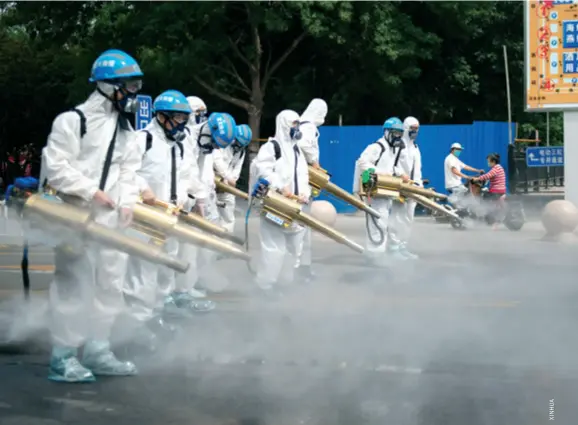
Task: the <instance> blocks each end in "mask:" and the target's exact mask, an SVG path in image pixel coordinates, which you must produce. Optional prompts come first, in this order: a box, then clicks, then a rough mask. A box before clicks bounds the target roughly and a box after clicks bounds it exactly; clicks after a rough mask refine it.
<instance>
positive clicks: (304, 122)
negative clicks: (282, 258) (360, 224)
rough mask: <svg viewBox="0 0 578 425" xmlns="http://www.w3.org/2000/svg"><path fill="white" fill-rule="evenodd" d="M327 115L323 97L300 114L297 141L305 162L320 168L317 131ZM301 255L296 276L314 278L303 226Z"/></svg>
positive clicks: (308, 236)
mask: <svg viewBox="0 0 578 425" xmlns="http://www.w3.org/2000/svg"><path fill="white" fill-rule="evenodd" d="M326 116H327V103H325V101H324V100H323V99H313V100H312V101H311V102H310V103H309V106H307V108H306V109H305V111H304V112H303V114H302V115H301V122H300V130H301V133H302V134H303V137H301V140H299V141H298V142H297V144H298V145H299V147H300V148H301V151H302V152H303V155H304V156H305V160H306V161H307V164H309V165H311V166H312V167H314V168H321V166H320V165H319V131H318V129H317V128H318V127H321V126H322V125H323V123H324V122H325V117H326ZM310 208H311V203H309V204H308V205H307V207H305V212H307V213H309V212H310ZM300 252H301V255H300V256H299V259H298V261H297V264H296V267H297V269H296V272H297V273H296V276H295V277H296V278H297V279H299V280H303V281H305V282H310V281H311V280H313V279H314V278H315V273H314V272H313V270H312V268H311V229H310V228H309V227H307V228H305V233H304V234H303V246H302V247H301V250H300Z"/></svg>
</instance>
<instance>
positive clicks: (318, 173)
mask: <svg viewBox="0 0 578 425" xmlns="http://www.w3.org/2000/svg"><path fill="white" fill-rule="evenodd" d="M330 179H331V174H329V173H328V172H327V171H326V170H324V169H322V168H314V167H312V166H311V165H310V166H309V185H310V186H311V188H312V193H313V196H314V197H316V196H319V194H320V193H321V191H322V190H325V191H326V192H328V193H330V194H331V195H333V196H335V197H337V198H339V199H341V200H343V201H345V202H347V203H348V204H350V205H353V206H354V207H355V208H357V209H359V210H361V211H364V212H366V213H368V214H370V215H371V216H373V217H375V218H381V214H380V213H379V212H377V211H376V210H375V209H373V208H371V207H370V206H369V205H367V204H366V203H365V202H363V201H362V200H360V199H358V198H356V197H355V196H353V195H352V194H351V193H349V192H347V191H345V190H343V189H342V188H340V187H339V186H337V185H336V184H334V183H331V181H330Z"/></svg>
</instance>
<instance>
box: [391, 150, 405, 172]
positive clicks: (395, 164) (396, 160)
mask: <svg viewBox="0 0 578 425" xmlns="http://www.w3.org/2000/svg"><path fill="white" fill-rule="evenodd" d="M402 150H403V148H402V147H398V148H397V155H396V156H395V162H394V163H393V166H394V167H397V164H398V163H399V157H400V155H401V151H402Z"/></svg>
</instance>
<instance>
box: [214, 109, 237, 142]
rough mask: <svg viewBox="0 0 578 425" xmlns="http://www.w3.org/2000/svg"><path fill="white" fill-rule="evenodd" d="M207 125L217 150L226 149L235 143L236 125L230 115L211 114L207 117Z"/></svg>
mask: <svg viewBox="0 0 578 425" xmlns="http://www.w3.org/2000/svg"><path fill="white" fill-rule="evenodd" d="M207 125H208V126H209V129H210V130H211V136H213V141H214V142H215V143H216V144H217V146H218V147H219V148H221V149H222V148H226V147H227V146H229V145H230V144H231V143H233V142H234V141H235V137H236V136H237V123H236V122H235V119H234V118H233V117H232V116H231V115H229V114H225V113H221V112H213V113H212V114H211V115H209V119H208V120H207Z"/></svg>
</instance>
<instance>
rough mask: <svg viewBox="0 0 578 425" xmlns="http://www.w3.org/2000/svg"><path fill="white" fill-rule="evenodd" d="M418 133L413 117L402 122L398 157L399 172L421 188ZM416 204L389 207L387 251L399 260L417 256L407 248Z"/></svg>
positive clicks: (408, 203) (394, 203)
mask: <svg viewBox="0 0 578 425" xmlns="http://www.w3.org/2000/svg"><path fill="white" fill-rule="evenodd" d="M418 132H419V121H418V120H417V119H416V118H414V117H407V118H406V119H405V120H404V121H403V138H402V140H403V143H404V146H405V147H404V149H403V151H402V152H401V155H400V157H399V163H398V166H399V170H400V171H401V173H402V174H404V175H407V176H409V178H410V180H411V181H412V182H413V183H414V184H415V185H416V186H420V187H423V181H422V174H421V153H420V151H419V147H418V145H417V143H416V139H417V135H418ZM415 207H416V202H415V201H414V200H413V199H406V200H405V201H404V202H399V201H394V202H393V205H392V207H391V217H390V220H389V229H388V237H389V242H388V249H389V251H390V254H391V255H393V256H395V257H397V258H399V259H402V260H403V259H411V260H415V259H417V258H418V256H417V255H416V254H414V253H412V252H410V251H409V250H408V248H407V244H408V242H409V238H410V235H411V227H412V225H413V218H414V213H415Z"/></svg>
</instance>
